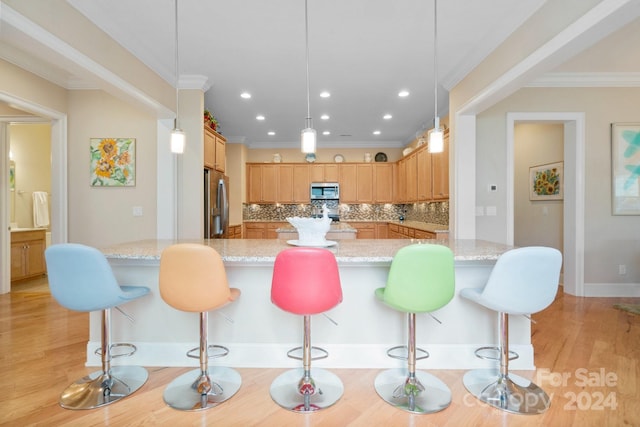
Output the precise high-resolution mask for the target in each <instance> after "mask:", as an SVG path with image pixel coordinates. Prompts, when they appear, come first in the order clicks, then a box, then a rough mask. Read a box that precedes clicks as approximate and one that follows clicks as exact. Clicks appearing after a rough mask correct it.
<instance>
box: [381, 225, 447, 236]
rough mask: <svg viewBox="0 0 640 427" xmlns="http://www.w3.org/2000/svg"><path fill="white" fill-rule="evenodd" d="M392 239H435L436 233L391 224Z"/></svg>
mask: <svg viewBox="0 0 640 427" xmlns="http://www.w3.org/2000/svg"><path fill="white" fill-rule="evenodd" d="M388 233H389V238H390V239H435V238H436V233H432V232H430V231H426V230H419V229H417V228H412V227H407V226H404V225H399V224H389V230H388Z"/></svg>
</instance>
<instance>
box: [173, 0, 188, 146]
mask: <svg viewBox="0 0 640 427" xmlns="http://www.w3.org/2000/svg"><path fill="white" fill-rule="evenodd" d="M174 4H175V19H176V25H175V35H176V52H175V54H176V83H175V84H176V118H175V119H174V120H173V130H172V131H171V152H172V153H177V154H182V153H184V144H185V140H186V138H185V135H184V132H183V131H182V129H180V127H179V126H178V116H180V102H179V93H178V80H179V77H178V0H174Z"/></svg>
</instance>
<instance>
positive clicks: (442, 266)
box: [375, 244, 455, 414]
mask: <svg viewBox="0 0 640 427" xmlns="http://www.w3.org/2000/svg"><path fill="white" fill-rule="evenodd" d="M454 289H455V270H454V263H453V253H452V252H451V249H449V248H448V247H446V246H442V245H432V244H415V245H410V246H405V247H403V248H402V249H400V250H399V251H398V252H397V253H396V254H395V256H394V257H393V261H392V262H391V268H390V269H389V277H388V279H387V285H386V287H384V288H378V289H376V291H375V295H376V297H377V298H378V299H379V300H380V301H382V302H383V303H385V304H386V305H388V306H389V307H391V308H393V309H395V310H398V311H402V312H405V313H407V323H408V329H409V333H408V335H409V336H408V344H407V346H398V347H393V348H391V349H389V351H387V354H388V355H389V357H393V358H396V359H403V360H407V368H406V369H388V370H386V371H383V372H381V373H380V374H378V376H377V377H376V380H375V389H376V392H377V393H378V395H379V396H380V397H381V398H382V399H384V401H386V402H387V403H389V404H390V405H392V406H395V407H397V408H399V409H402V410H404V411H406V412H411V413H414V414H428V413H432V412H438V411H441V410H443V409H445V408H447V407H448V406H449V404H450V403H451V390H449V387H447V385H446V384H445V383H444V382H442V381H441V380H440V379H438V378H437V377H435V376H433V375H431V374H429V373H427V372H422V371H418V370H416V360H420V359H425V358H427V357H429V354H428V353H427V352H426V351H424V350H421V349H418V348H416V313H430V312H432V311H435V310H438V309H440V308H442V307H444V306H445V305H447V304H448V303H449V301H451V299H452V298H453V294H454ZM398 350H405V354H403V355H399V354H398ZM418 352H420V353H421V354H422V356H417V354H416V353H418Z"/></svg>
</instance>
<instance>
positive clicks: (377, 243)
mask: <svg viewBox="0 0 640 427" xmlns="http://www.w3.org/2000/svg"><path fill="white" fill-rule="evenodd" d="M175 243H200V244H205V245H208V246H211V247H212V248H214V249H215V250H216V251H218V253H220V256H221V257H222V259H223V261H224V262H225V263H226V264H228V265H238V264H255V263H263V264H269V263H273V262H274V261H275V257H276V255H277V254H278V253H279V252H280V251H281V250H283V249H287V248H291V247H293V246H291V245H289V244H287V242H286V240H284V239H211V240H209V239H204V240H203V239H199V240H181V241H175V240H141V241H137V242H129V243H123V244H119V245H114V246H110V247H107V248H102V249H101V250H102V252H103V253H104V254H105V256H106V257H107V258H108V259H109V260H110V261H115V262H130V261H136V262H146V263H152V264H155V263H157V262H159V260H160V254H161V253H162V250H163V249H164V248H166V247H167V246H170V245H172V244H175ZM413 243H422V244H439V245H444V246H448V247H450V248H451V250H452V251H453V253H454V256H455V260H456V262H460V261H480V262H482V261H490V262H494V261H495V260H496V259H498V257H499V256H500V255H502V253H504V252H506V251H507V250H509V249H512V248H513V247H512V246H508V245H503V244H500V243H494V242H488V241H485V240H450V239H447V238H443V239H424V240H419V239H361V240H358V239H353V240H341V241H340V242H337V243H336V244H335V245H334V246H331V247H329V248H328V249H329V250H331V252H333V253H334V254H335V256H336V259H337V260H338V263H341V264H383V265H388V264H390V263H391V261H392V259H393V256H394V255H395V253H396V252H397V251H398V249H400V248H402V247H404V246H407V245H410V244H413Z"/></svg>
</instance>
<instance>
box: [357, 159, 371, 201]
mask: <svg viewBox="0 0 640 427" xmlns="http://www.w3.org/2000/svg"><path fill="white" fill-rule="evenodd" d="M356 171H357V186H358V190H357V192H358V203H373V165H372V164H370V163H365V164H358V165H356Z"/></svg>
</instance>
